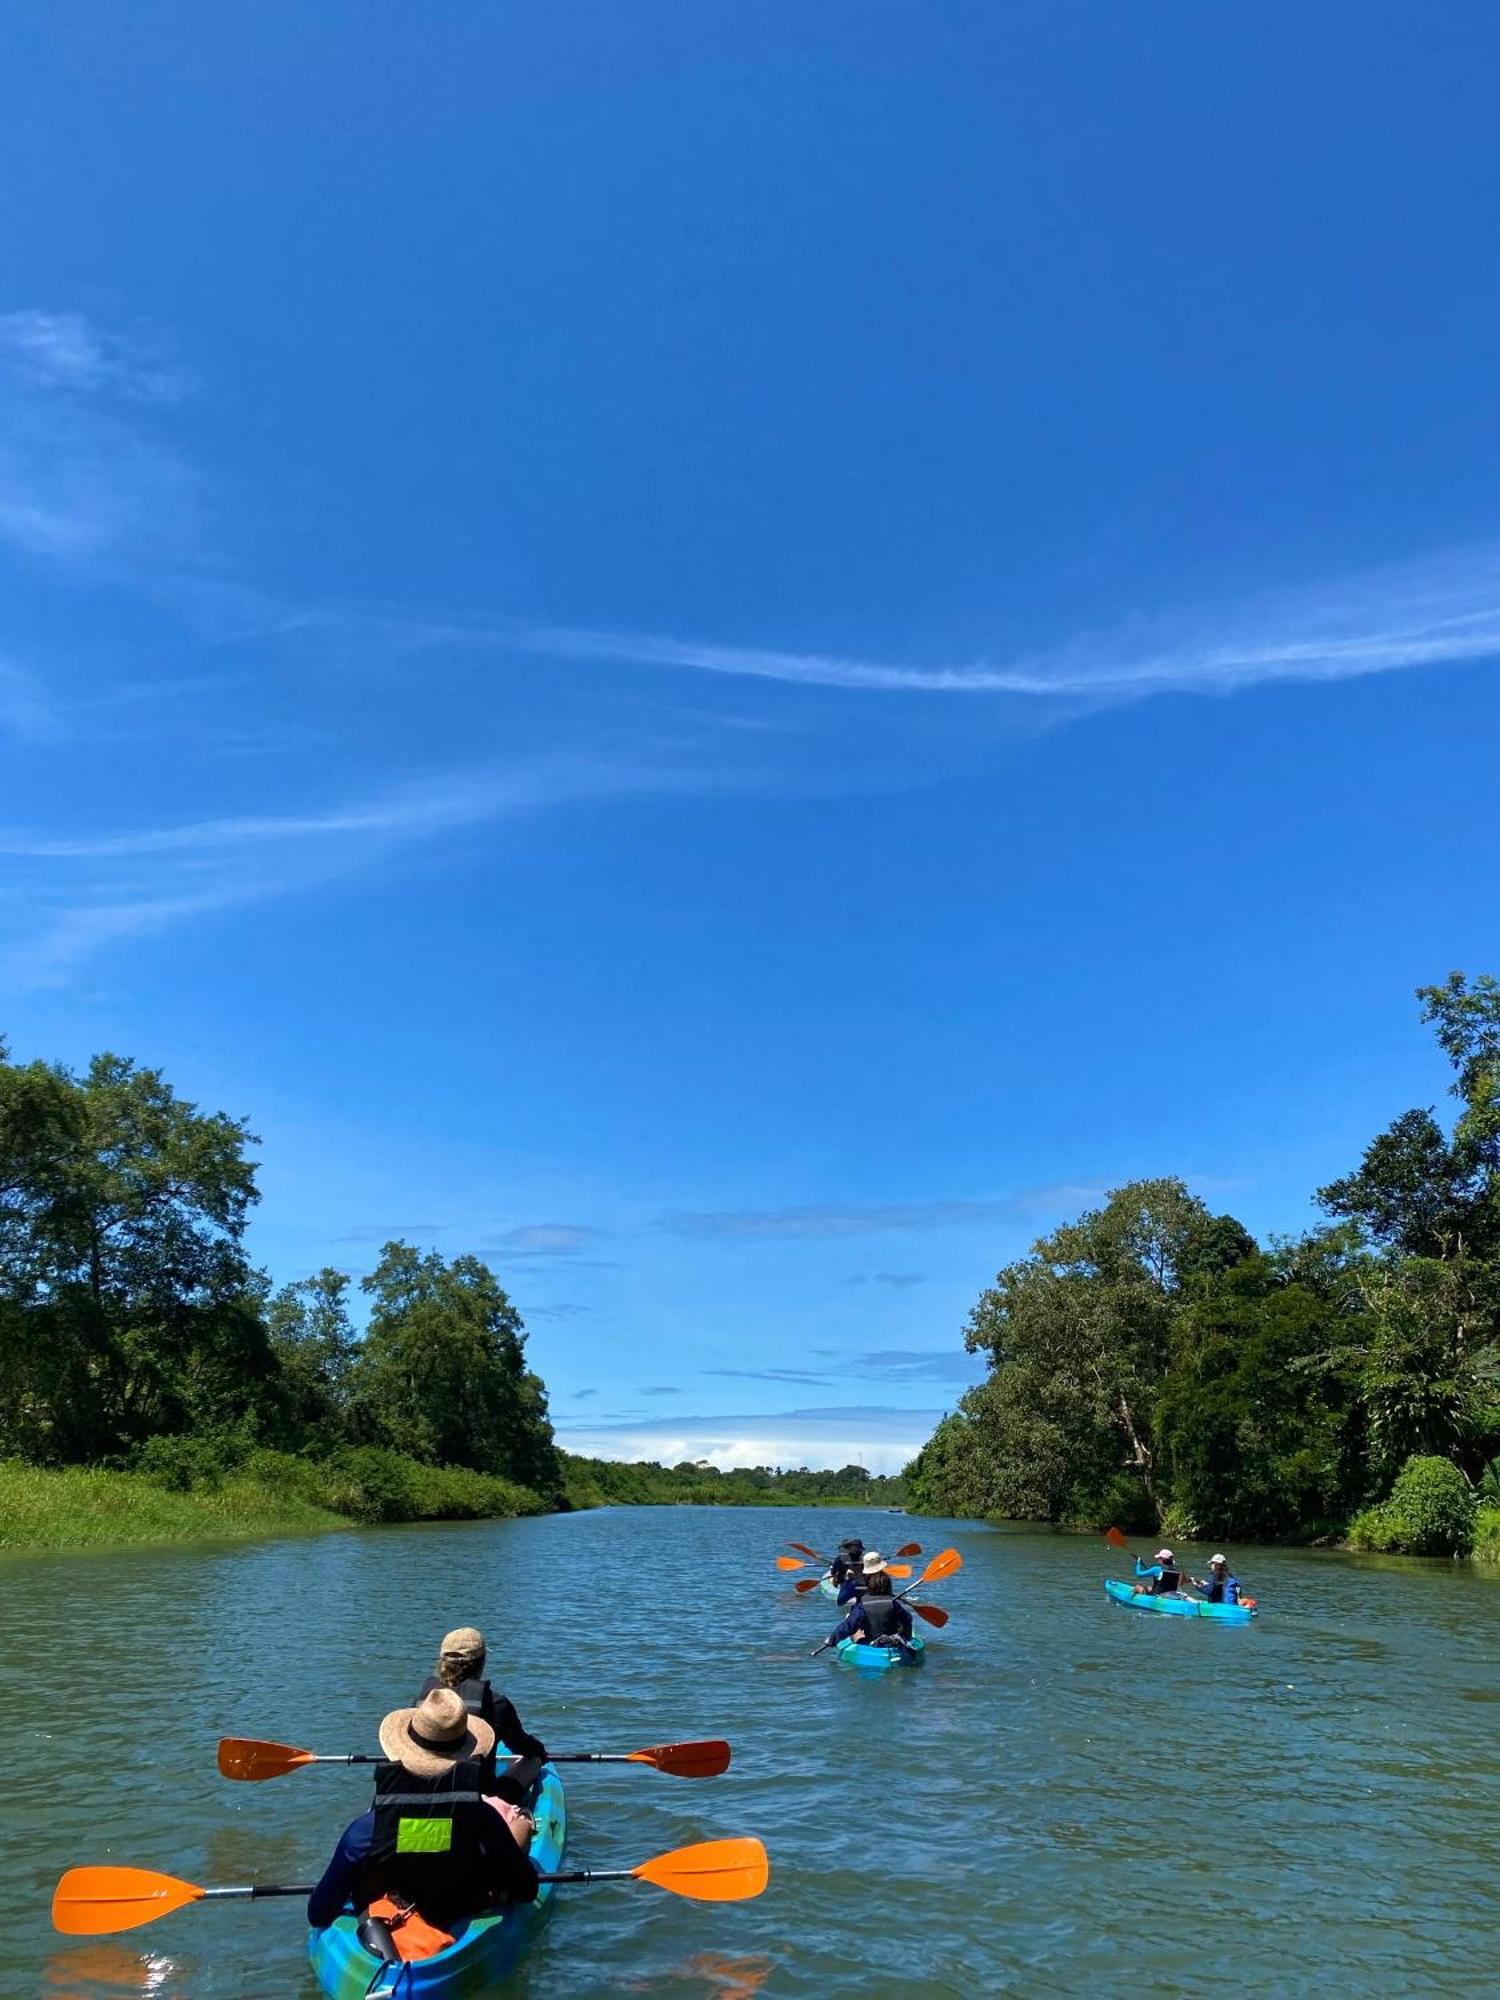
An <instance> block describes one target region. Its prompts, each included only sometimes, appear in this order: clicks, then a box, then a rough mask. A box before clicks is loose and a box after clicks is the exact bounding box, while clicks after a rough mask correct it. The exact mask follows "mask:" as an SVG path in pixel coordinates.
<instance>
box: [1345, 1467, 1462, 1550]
mask: <svg viewBox="0 0 1500 2000" xmlns="http://www.w3.org/2000/svg"><path fill="white" fill-rule="evenodd" d="M1475 1514H1476V1508H1475V1501H1474V1495H1473V1492H1472V1491H1471V1490H1470V1487H1469V1483H1468V1481H1467V1480H1466V1479H1465V1478H1464V1476H1463V1474H1462V1473H1461V1472H1460V1471H1459V1469H1458V1467H1457V1466H1456V1465H1454V1464H1453V1463H1452V1462H1451V1461H1450V1460H1448V1459H1446V1458H1409V1459H1408V1460H1407V1461H1406V1463H1405V1465H1403V1466H1402V1468H1401V1471H1400V1472H1399V1474H1398V1475H1397V1478H1396V1483H1395V1485H1394V1486H1393V1487H1392V1488H1391V1497H1390V1498H1389V1499H1388V1500H1383V1501H1382V1502H1381V1503H1380V1505H1379V1506H1378V1507H1367V1508H1366V1509H1365V1511H1364V1513H1362V1514H1360V1515H1358V1516H1356V1518H1355V1520H1354V1521H1353V1523H1352V1524H1351V1526H1350V1529H1349V1539H1350V1541H1351V1542H1352V1543H1353V1545H1354V1547H1355V1548H1357V1549H1374V1550H1378V1551H1381V1552H1383V1553H1385V1554H1390V1555H1405V1556H1466V1555H1467V1554H1468V1553H1469V1551H1470V1550H1471V1549H1472V1548H1473V1546H1474V1534H1475Z"/></svg>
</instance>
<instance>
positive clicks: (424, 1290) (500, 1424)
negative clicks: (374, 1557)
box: [350, 1243, 561, 1498]
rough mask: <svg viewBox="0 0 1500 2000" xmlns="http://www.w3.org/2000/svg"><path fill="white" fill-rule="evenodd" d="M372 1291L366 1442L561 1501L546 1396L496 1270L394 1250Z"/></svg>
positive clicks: (362, 1373) (358, 1425)
mask: <svg viewBox="0 0 1500 2000" xmlns="http://www.w3.org/2000/svg"><path fill="white" fill-rule="evenodd" d="M362 1289H363V1290H364V1291H365V1292H366V1293H367V1294H368V1295H369V1297H370V1300H371V1306H370V1319H369V1325H368V1327H367V1329H366V1333H365V1338H364V1342H363V1344H362V1346H361V1348H360V1351H359V1355H358V1358H357V1360H356V1362H355V1364H354V1367H353V1369H352V1371H351V1376H350V1397H351V1422H352V1424H353V1427H354V1429H355V1432H356V1434H357V1435H359V1436H361V1437H362V1438H363V1439H364V1440H365V1441H366V1442H369V1443H372V1444H383V1445H387V1446H389V1447H390V1448H391V1449H392V1450H394V1451H400V1452H405V1453H408V1454H409V1455H410V1456H411V1457H413V1458H417V1459H421V1460H423V1461H425V1462H426V1463H427V1464H429V1465H460V1466H470V1467H472V1468H473V1469H474V1470H475V1471H478V1472H489V1473H494V1474H497V1475H499V1476H500V1477H502V1478H506V1479H513V1480H516V1481H517V1482H518V1483H519V1484H521V1485H523V1486H528V1487H530V1488H531V1489H532V1490H533V1491H534V1492H537V1493H541V1494H543V1495H545V1496H547V1497H548V1498H552V1497H554V1496H555V1495H557V1494H558V1493H559V1492H560V1491H561V1470H560V1467H559V1463H558V1457H557V1451H556V1448H555V1446H554V1444H553V1441H552V1426H551V1423H550V1422H549V1421H548V1417H547V1397H546V1391H545V1390H544V1388H543V1387H542V1383H541V1379H540V1377H539V1376H537V1375H535V1374H533V1373H532V1372H531V1371H530V1370H529V1369H528V1368H527V1367H526V1363H525V1330H524V1328H523V1325H522V1322H521V1316H520V1314H519V1313H518V1312H517V1311H516V1309H515V1307H514V1306H513V1305H512V1304H511V1302H510V1299H509V1298H508V1297H507V1295H506V1293H505V1291H504V1290H503V1288H502V1287H501V1285H500V1283H499V1281H498V1279H497V1278H496V1277H495V1275H494V1273H493V1272H492V1271H491V1270H490V1269H489V1267H488V1266H487V1265H485V1264H483V1263H481V1262H480V1260H479V1259H478V1258H477V1257H456V1258H454V1259H453V1261H452V1262H451V1263H445V1262H444V1261H443V1259H442V1258H441V1257H440V1256H439V1255H438V1254H437V1252H436V1251H429V1252H428V1253H427V1255H425V1256H423V1255H422V1254H421V1252H419V1251H418V1250H416V1249H414V1248H413V1247H412V1245H411V1244H409V1243H387V1244H386V1246H385V1249H384V1251H383V1252H382V1255H381V1259H380V1263H379V1265H378V1266H377V1268H376V1269H375V1271H374V1272H373V1273H372V1274H371V1275H370V1276H369V1277H367V1278H365V1279H364V1280H363V1281H362Z"/></svg>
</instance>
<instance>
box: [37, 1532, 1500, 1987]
mask: <svg viewBox="0 0 1500 2000" xmlns="http://www.w3.org/2000/svg"><path fill="white" fill-rule="evenodd" d="M849 1528H857V1529H859V1530H861V1531H862V1532H863V1533H864V1535H865V1537H866V1539H867V1540H868V1541H871V1542H875V1543H880V1542H882V1541H883V1542H884V1543H886V1544H888V1545H889V1544H893V1543H897V1542H900V1541H902V1540H905V1539H907V1538H908V1537H910V1538H911V1539H917V1540H920V1541H921V1542H922V1543H923V1545H924V1546H925V1547H926V1548H927V1549H929V1550H936V1549H938V1548H940V1547H942V1546H943V1545H944V1544H945V1543H949V1542H951V1543H953V1544H955V1545H956V1546H957V1547H959V1548H960V1549H961V1550H962V1551H963V1555H964V1559H965V1566H964V1569H963V1571H962V1573H961V1574H960V1575H959V1576H958V1577H957V1578H955V1579H953V1580H952V1581H951V1582H949V1583H947V1584H944V1585H941V1586H939V1587H938V1588H937V1590H936V1591H935V1593H934V1595H935V1597H936V1599H937V1601H938V1602H940V1603H942V1604H944V1605H945V1606H946V1607H947V1608H948V1609H949V1610H950V1611H951V1612H952V1614H953V1622H952V1623H951V1625H950V1626H949V1627H948V1628H947V1630H946V1631H945V1632H943V1633H941V1634H935V1635H932V1643H931V1646H930V1649H929V1654H928V1664H927V1666H926V1667H925V1668H924V1669H923V1670H922V1671H921V1672H919V1673H903V1674H891V1675H888V1676H886V1677H885V1678H884V1679H883V1680H882V1681H878V1682H865V1681H861V1680H858V1679H856V1677H855V1676H854V1675H853V1674H852V1673H850V1672H848V1671H847V1670H845V1669H841V1668H839V1667H838V1666H836V1665H835V1664H833V1663H832V1661H831V1660H830V1659H829V1658H827V1657H825V1658H823V1659H821V1660H819V1661H817V1662H812V1661H809V1660H808V1659H807V1658H806V1657H805V1653H806V1651H807V1649H809V1648H810V1647H811V1646H812V1645H813V1644H815V1643H816V1641H817V1640H818V1639H819V1638H820V1637H822V1636H823V1633H824V1632H825V1631H826V1629H827V1627H828V1625H829V1623H830V1619H829V1616H828V1607H827V1606H826V1604H825V1603H823V1602H822V1601H821V1600H819V1599H817V1598H816V1597H814V1598H813V1599H812V1600H811V1601H808V1600H807V1599H803V1598H798V1597H797V1596H795V1595H794V1594H793V1593H792V1592H791V1590H790V1589H789V1588H787V1587H786V1586H785V1585H784V1584H783V1582H782V1581H781V1580H780V1579H778V1578H777V1577H776V1575H775V1573H774V1571H773V1570H772V1567H771V1561H772V1558H773V1556H774V1555H775V1554H776V1553H777V1551H778V1547H779V1545H780V1543H781V1542H782V1541H783V1539H784V1538H785V1537H787V1536H795V1537H797V1538H798V1539H799V1540H802V1541H806V1542H809V1543H811V1544H812V1545H813V1546H814V1547H820V1548H826V1547H828V1546H829V1545H830V1544H831V1542H832V1541H833V1540H834V1539H835V1538H836V1536H837V1535H838V1533H840V1532H843V1531H845V1530H846V1529H849ZM1207 1553H1208V1552H1207V1551H1201V1552H1199V1555H1198V1557H1197V1561H1199V1562H1201V1560H1202V1557H1203V1555H1205V1554H1207ZM1239 1567H1240V1570H1241V1574H1242V1575H1243V1576H1244V1578H1245V1580H1246V1584H1247V1588H1249V1589H1251V1590H1252V1591H1254V1592H1255V1594H1256V1595H1257V1596H1258V1597H1259V1599H1260V1602H1261V1605H1262V1616H1261V1619H1260V1622H1259V1623H1258V1624H1257V1625H1256V1626H1254V1627H1252V1628H1250V1629H1249V1630H1234V1629H1222V1628H1216V1627H1213V1626H1210V1625H1208V1624H1207V1623H1201V1622H1199V1621H1196V1620H1193V1621H1188V1620H1183V1619H1171V1618H1162V1617H1151V1616H1145V1615H1142V1614H1139V1613H1135V1612H1131V1611H1126V1610H1121V1609H1118V1608H1116V1607H1114V1606H1112V1605H1111V1604H1109V1603H1108V1602H1107V1600H1106V1599H1105V1597H1104V1594H1103V1591H1102V1589H1101V1588H1100V1584H1101V1581H1102V1579H1103V1578H1104V1577H1105V1576H1106V1575H1109V1574H1120V1573H1121V1571H1120V1568H1119V1559H1118V1558H1115V1557H1112V1556H1111V1554H1110V1552H1109V1551H1108V1550H1107V1549H1106V1548H1105V1547H1104V1545H1103V1544H1102V1543H1101V1542H1096V1541H1093V1540H1085V1539H1075V1538H1065V1537H1055V1536H1047V1535H1039V1534H1018V1533H1011V1532H1007V1531H1004V1530H995V1529H987V1528H982V1527H976V1526H974V1525H973V1524H971V1523H962V1522H953V1523H940V1522H932V1521H915V1520H913V1521H909V1522H908V1521H905V1520H893V1519H891V1518H890V1517H889V1516H885V1515H875V1514H867V1515H864V1516H860V1515H858V1514H851V1515H849V1516H844V1515H834V1514H827V1513H820V1512H812V1511H804V1510H801V1509H795V1508H786V1509H774V1510H772V1509H722V1510H710V1509H679V1508H652V1509H629V1508H621V1509H611V1510H607V1511H605V1512H601V1513H593V1514H582V1515H574V1516H562V1517H557V1518H552V1519H546V1520H539V1521H524V1522H501V1523H486V1524H480V1525H472V1526H471V1525H462V1526H458V1525H455V1526H446V1527H436V1528H416V1529H387V1530H384V1531H379V1532H372V1533H347V1534H334V1535H327V1536H322V1537H317V1538H314V1539H311V1540H305V1541H288V1542H277V1543H267V1544H262V1545H258V1546H254V1547H235V1548H219V1549H201V1548H200V1549H196V1550H186V1551H184V1550H172V1551H163V1552H153V1551H122V1552H119V1553H117V1554H112V1555H109V1556H72V1557H47V1558H35V1559H12V1560H9V1561H6V1562H4V1563H0V1592H3V1602H4V1609H5V1616H4V1623H3V1626H0V1665H3V1669H4V1688H5V1693H4V1699H3V1701H0V1758H3V1767H4V1769H5V1771H6V1773H7V1777H8V1784H7V1788H6V1801H5V1806H4V1819H3V1827H4V1835H3V1841H4V1852H5V1860H6V1864H7V1865H6V1875H7V1879H8V1881H9V1883H10V1885H11V1887H12V1890H13V1892H14V1894H13V1896H12V1899H11V1901H10V1904H9V1908H8V1910H7V1930H8V1938H7V1941H6V1944H5V1946H4V1948H3V1951H0V1993H3V1994H5V1995H6V1996H16V2000H34V1996H39V1995H40V1996H44V2000H104V1996H120V1995H128V1994H151V1995H156V1996H160V2000H272V1996H289V1997H290V1996H298V1997H299V2000H311V1996H313V1995H314V1994H315V1991H316V1989H315V1988H314V1986H313V1985H312V1982H311V1980H310V1978H309V1975H308V1973H307V1971H306V1960H305V1956H304V1932H303V1928H302V1922H301V1913H300V1909H299V1907H298V1906H297V1905H294V1904H290V1903H284V1902H276V1903H261V1904H255V1905H252V1904H237V1903H230V1904H222V1905H209V1906H204V1907H198V1908H195V1909H187V1910H184V1911H181V1912H180V1913H178V1914H176V1915H174V1916H171V1917H168V1918H165V1919H163V1920H162V1921H161V1922H160V1923H158V1924H156V1925H153V1926H152V1927H151V1928H150V1929H148V1930H141V1931H137V1932H134V1933H132V1934H130V1935H128V1936H126V1937H123V1938H117V1939H104V1940H99V1941H94V1942H90V1941H80V1942H78V1943H70V1942H66V1941H63V1940H60V1939H57V1938H55V1937H54V1936H53V1935H52V1933H51V1931H50V1929H49V1926H48V1923H47V1916H46V1911H47V1904H48V1900H49V1897H50V1894H51V1889H52V1885H53V1883H54V1881H55V1879H56V1877H57V1875H58V1874H59V1873H60V1872H61V1871H62V1869H63V1868H65V1867H67V1866H68V1865H70V1864H72V1863H76V1862H83V1861H120V1862H128V1863H131V1864H134V1865H137V1866H144V1867H156V1868H162V1869H165V1870H167V1871H168V1872H170V1873H174V1874H180V1875H184V1876H186V1877H187V1878H188V1879H190V1880H193V1881H198V1882H204V1883H214V1882H244V1881H251V1880H257V1879H258V1880H261V1881H278V1880H279V1881H298V1880H306V1879H309V1878H310V1877H312V1876H314V1875H316V1874H317V1873H318V1872H319V1870H320V1869H321V1867H322V1865H323V1863H324V1861H325V1859H326V1857H327V1854H328V1852H329V1850H330V1849H331V1847H332V1843H333V1841H334V1839H335V1837H336V1835H337V1833H338V1832H339V1830H340V1829H341V1827H342V1826H343V1824H344V1822H345V1820H346V1819H348V1818H350V1817H352V1816H353V1814H354V1813H355V1812H357V1811H359V1810H361V1809H362V1808H363V1806H364V1804H365V1801H366V1794H367V1782H366V1781H365V1780H363V1778H362V1776H361V1774H360V1773H358V1772H357V1771H355V1772H351V1771H340V1770H337V1769H328V1770H312V1771H304V1772H299V1773H297V1774H296V1775H294V1776H292V1777H289V1778H284V1779H281V1780H278V1781H276V1782H274V1783H270V1784H263V1785H230V1784H227V1783H225V1782H224V1781H223V1780H222V1779H220V1778H219V1776H218V1775H217V1772H216V1770H215V1767H214V1748H215V1743H216V1740H217V1738H218V1737H219V1736H220V1735H229V1734H233V1735H246V1736H267V1737H272V1738H276V1739H279V1740H282V1741H289V1742H296V1743H301V1744H304V1745H306V1746H308V1747H311V1748H314V1749H318V1750H324V1751H341V1750H350V1749H361V1750H368V1749H373V1748H374V1747H375V1742H374V1733H373V1732H374V1724H375V1722H376V1721H377V1719H378V1718H379V1716H380V1715H381V1714H382V1713H383V1712H384V1710H385V1709H387V1708H388V1707H394V1706H395V1705H397V1703H398V1702H399V1701H401V1700H404V1699H407V1698H409V1696H410V1695H411V1693H412V1692H413V1691H414V1690H415V1688H416V1686H417V1684H418V1683H419V1681H420V1680H421V1677H422V1676H423V1674H424V1673H425V1672H426V1671H427V1670H428V1667H429V1665H430V1659H431V1654H432V1652H433V1649H434V1645H435V1642H436V1640H437V1638H438V1637H439V1636H440V1635H441V1633H442V1632H443V1631H445V1630H446V1629H447V1628H448V1627H450V1626H453V1625H459V1624H467V1623H470V1622H473V1623H477V1624H480V1625H482V1626H483V1627H484V1628H485V1630H486V1632H487V1633H489V1634H490V1635H491V1671H492V1674H493V1676H494V1678H495V1679H496V1681H497V1683H498V1684H500V1685H503V1686H505V1687H506V1688H507V1689H508V1690H509V1692H510V1693H511V1694H512V1696H513V1697H514V1699H515V1700H516V1702H517V1705H518V1706H519V1708H520V1710H521V1714H522V1716H523V1718H524V1720H525V1721H526V1722H527V1723H528V1725H530V1726H531V1727H532V1728H534V1729H536V1730H537V1731H538V1733H540V1734H541V1735H543V1736H545V1738H546V1739H547V1741H548V1743H549V1744H550V1745H551V1746H552V1747H553V1748H554V1749H559V1750H562V1749H616V1750H627V1749H633V1748H635V1747H637V1746H639V1745H641V1744H647V1743H656V1742H663V1741H669V1740H671V1739H673V1738H678V1737H691V1736H712V1735H725V1736H727V1737H729V1739H730V1740H731V1742H732V1743H733V1745H734V1750H735V1761H734V1765H733V1768H732V1769H731V1771H730V1772H729V1773H728V1774H727V1775H726V1776H725V1777H723V1778H719V1779H716V1780H712V1781H710V1782H706V1783H689V1782H685V1781H683V1780H680V1779H674V1778H667V1777H662V1776H660V1775H658V1774H657V1773H655V1772H652V1771H649V1770H644V1769H637V1768H636V1767H631V1766H626V1767H623V1768H618V1769H605V1770H598V1771H588V1770H582V1771H578V1772H576V1773H575V1774H574V1775H573V1776H572V1777H571V1779H570V1781H569V1792H568V1806H569V1821H570V1857H571V1858H572V1860H574V1861H575V1862H577V1863H581V1864H592V1865H596V1866H603V1867H610V1866H628V1865H630V1864H632V1863H634V1862H636V1861H638V1860H642V1859H644V1858H645V1857H646V1856H648V1855H651V1854H653V1853H656V1852H658V1851H660V1850H662V1849H665V1848H669V1847H675V1846H679V1845H682V1844H684V1843H686V1842H688V1841H693V1840H705V1839H712V1838H715V1837H718V1836H721V1835H726V1834H734V1833H757V1834H760V1835H761V1836H762V1837H763V1838H764V1839H765V1841H766V1843H767V1845H768V1847H769V1848H770V1850H771V1862H772V1876H771V1886H770V1888H769V1890H768V1891H767V1893H766V1895H765V1896H764V1897H763V1898H762V1899H761V1900H760V1901H759V1902H757V1903H751V1904H745V1905H739V1906H711V1905H702V1904H692V1903H687V1902H683V1901H681V1900H679V1899H678V1898H676V1897H671V1896H667V1895H663V1894H662V1893H660V1892H659V1891H656V1890H652V1889H650V1888H648V1887H646V1886H644V1885H626V1886H624V1887H603V1886H601V1887H598V1888H582V1889H575V1890H564V1891H560V1892H559V1896H558V1899H557V1901H556V1903H555V1904H554V1907H553V1911H552V1915H551V1917H550V1919H549V1921H548V1922H547V1924H546V1926H545V1927H544V1929H543V1930H542V1932H541V1934H540V1936H539V1938H538V1941H537V1943H536V1944H535V1946H534V1948H533V1950H532V1952H531V1954H530V1955H529V1957H528V1958H527V1960H526V1964H525V1968H524V1970H523V1972H522V1973H521V1974H520V1975H519V1977H518V1978H517V1979H516V1980H515V1981H513V1982H512V1984H511V1985H510V1986H509V1987H508V1988H507V1989H506V1991H507V1993H508V1994H510V1995H513V1996H515V2000H539V1996H542V1995H544V1994H545V1995H548V1996H561V1995H567V1996H602V1995H608V1994H646V1995H658V1996H671V1997H672V2000H695V1996H718V2000H740V1996H744V1997H745V2000H748V1996H750V1995H753V1994H765V1995H767V1996H781V1995H785V1996H789V2000H793V1997H794V1996H803V1995H806V1996H812V1995H818V1996H827V1995H839V1994H849V1995H852V1994H855V1993H865V1994H868V1993H869V1992H870V1991H872V1990H874V1989H880V1988H890V1987H892V1986H901V1987H903V1988H904V1989H905V1990H906V1992H907V1993H909V1994H916V1995H926V1994H932V1995H939V1994H957V1995H962V1996H965V2000H972V1996H975V1995H983V1994H992V1993H1014V1994H1024V1995H1027V1996H1036V1995H1048V1994H1070V1995H1071V1994H1088V1995H1098V1994H1105V1995H1109V1994H1122V1995H1123V1994H1126V1993H1131V1994H1142V1993H1149V1994H1199V1993H1207V1992H1209V1991H1211V1990H1219V1989H1222V1988H1224V1987H1226V1986H1227V1987H1231V1988H1233V1989H1236V1990H1238V1991H1240V1992H1243V1993H1254V1994H1267V1995H1278V1994H1304V1993H1310V1992H1313V1991H1315V1990H1318V1989H1322V1990H1325V1991H1331V1992H1336V1993H1359V1994H1424V1995H1426V1994H1464V1995H1472V1994H1477V1993H1482V1992H1495V1991H1496V1990H1497V1988H1500V1973H1497V1967H1500V1912H1497V1908H1496V1903H1495V1899H1494V1896H1493V1892H1492V1885H1493V1881H1494V1871H1495V1866H1496V1863H1497V1861H1500V1731H1497V1725H1500V1668H1497V1662H1496V1651H1495V1639H1496V1633H1497V1627H1500V1583H1497V1581H1496V1580H1494V1579H1491V1578H1486V1577H1483V1576H1475V1575H1471V1574H1469V1573H1466V1572H1454V1571H1450V1570H1448V1569H1446V1568H1442V1567H1438V1566H1426V1565H1420V1564H1399V1563H1390V1562H1385V1563H1382V1562H1377V1561H1358V1560H1351V1559H1349V1558H1344V1557H1335V1556H1321V1555H1316V1554H1297V1553H1289V1552H1272V1551H1252V1552H1249V1553H1247V1554H1246V1555H1245V1556H1244V1558H1243V1560H1242V1561H1241V1562H1240V1564H1239ZM596 1586H597V1590H596ZM870 1951H874V1952H875V1953H876V1962H872V1961H871V1960H870V1959H867V1958H866V1957H865V1956H864V1954H865V1953H867V1952H870Z"/></svg>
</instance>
